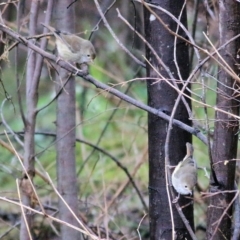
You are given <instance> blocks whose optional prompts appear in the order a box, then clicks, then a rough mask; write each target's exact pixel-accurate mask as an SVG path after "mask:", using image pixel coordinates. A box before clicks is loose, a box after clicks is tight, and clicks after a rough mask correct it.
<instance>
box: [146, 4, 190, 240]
mask: <svg viewBox="0 0 240 240" xmlns="http://www.w3.org/2000/svg"><path fill="white" fill-rule="evenodd" d="M148 2H149V1H148ZM183 2H184V1H182V0H179V1H175V0H168V1H162V0H156V1H154V4H156V5H157V6H161V7H163V8H164V9H166V10H168V11H170V12H171V13H172V14H173V15H174V16H176V17H178V16H179V14H180V11H181V9H182V6H183ZM150 3H151V1H150ZM153 10H154V11H155V12H156V14H158V15H159V16H160V17H161V18H162V19H163V21H164V22H165V23H166V24H167V25H168V26H169V28H170V29H171V30H173V31H174V32H176V29H177V24H176V23H175V22H174V21H173V20H172V19H171V18H170V17H168V16H167V15H166V14H164V13H162V12H161V11H158V10H156V9H153ZM144 18H145V33H146V40H147V41H148V42H149V43H150V44H151V45H152V47H153V48H154V49H155V51H156V52H157V54H158V55H159V56H160V58H161V59H162V61H163V62H164V63H165V65H166V66H168V67H169V69H170V71H171V73H172V74H173V76H175V78H176V79H179V77H178V74H177V70H176V67H175V64H174V36H173V35H172V34H170V33H169V32H168V31H167V30H166V29H165V28H164V27H163V25H162V24H161V23H160V22H159V21H158V20H157V19H155V20H153V19H154V17H153V16H151V13H149V11H148V10H147V9H146V8H145V9H144ZM181 22H182V23H183V24H184V25H185V26H186V25H187V17H186V10H185V9H184V11H183V14H182V18H181ZM178 34H179V35H183V36H184V33H183V32H182V31H181V30H180V31H179V32H178ZM176 49H177V64H178V66H179V68H180V72H181V75H182V78H183V79H186V78H187V77H188V75H189V56H188V47H187V45H186V44H185V42H183V41H181V40H178V41H177V44H176ZM146 56H147V59H148V60H149V61H150V63H151V64H152V65H153V66H154V67H155V68H156V69H158V70H159V72H160V73H161V74H162V75H163V76H164V77H166V78H167V79H169V76H168V74H167V73H166V71H165V70H164V69H163V67H162V66H161V65H160V63H159V62H158V61H157V59H156V58H155V57H154V55H153V54H152V52H151V51H150V49H149V48H146ZM147 77H150V78H153V80H147V89H148V104H149V105H150V106H151V107H154V108H156V109H159V110H160V111H164V112H165V113H167V114H169V115H170V114H171V112H172V108H173V106H174V103H175V100H176V98H177V96H178V93H177V92H176V91H175V90H174V89H173V88H171V87H170V86H169V85H168V84H167V83H166V82H165V80H163V81H159V82H158V83H155V84H153V83H154V82H155V81H156V80H154V78H156V77H158V75H157V74H156V72H155V70H153V69H152V67H151V66H149V65H147ZM188 102H189V101H188ZM175 118H176V119H178V120H180V121H182V122H184V123H186V124H189V125H190V124H191V122H190V121H189V116H188V113H187V111H186V108H185V106H184V104H183V103H182V101H181V102H180V104H179V106H178V109H177V111H176V114H175ZM167 126H168V123H167V122H166V121H164V120H162V119H160V118H158V117H156V116H154V115H152V114H149V115H148V131H149V132H148V139H149V217H150V239H151V240H154V239H156V240H159V239H171V236H172V235H171V234H172V231H173V229H171V219H170V211H169V205H168V198H167V192H166V182H165V164H164V163H165V156H164V145H165V140H166V134H167ZM186 142H191V135H190V134H188V133H186V132H184V131H183V130H181V129H179V128H177V127H173V129H172V133H171V138H170V148H169V155H170V159H171V164H172V165H176V164H177V163H178V162H179V161H181V160H182V159H183V158H184V156H185V154H186V145H185V144H186ZM186 202H188V201H187V200H186V199H185V198H184V197H181V199H180V205H183V204H186ZM173 210H174V222H175V231H176V239H190V237H189V234H188V231H187V230H186V228H185V226H184V224H183V222H182V220H181V218H180V216H179V215H178V213H177V211H176V209H175V207H174V206H173ZM183 210H184V213H185V215H186V217H187V219H188V221H189V222H190V225H191V226H192V227H193V225H194V223H193V206H192V205H191V204H190V205H189V206H188V207H186V208H184V209H183Z"/></svg>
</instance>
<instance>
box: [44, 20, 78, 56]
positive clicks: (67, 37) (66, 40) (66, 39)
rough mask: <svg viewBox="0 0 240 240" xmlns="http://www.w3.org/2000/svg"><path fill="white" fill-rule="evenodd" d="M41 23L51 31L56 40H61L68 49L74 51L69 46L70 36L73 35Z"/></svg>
mask: <svg viewBox="0 0 240 240" xmlns="http://www.w3.org/2000/svg"><path fill="white" fill-rule="evenodd" d="M42 25H43V26H44V27H46V28H47V29H48V30H49V31H50V32H52V33H53V35H54V36H55V37H56V38H57V39H58V40H60V41H62V42H63V43H64V44H65V45H66V46H67V47H68V48H69V49H70V51H71V52H73V53H74V52H75V51H74V49H73V48H72V47H71V38H72V37H74V35H72V34H68V33H64V32H61V31H60V30H56V29H55V28H54V27H51V26H49V25H45V24H44V23H42Z"/></svg>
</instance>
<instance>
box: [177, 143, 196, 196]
mask: <svg viewBox="0 0 240 240" xmlns="http://www.w3.org/2000/svg"><path fill="white" fill-rule="evenodd" d="M186 147H187V155H186V156H185V158H184V159H183V160H182V161H181V162H179V163H178V165H177V167H176V168H175V169H174V171H173V173H172V185H173V187H174V188H175V190H176V191H177V192H178V193H179V194H182V195H188V194H192V190H193V188H194V186H195V185H196V184H197V164H196V161H195V159H194V158H193V146H192V144H190V143H186ZM178 197H179V196H178Z"/></svg>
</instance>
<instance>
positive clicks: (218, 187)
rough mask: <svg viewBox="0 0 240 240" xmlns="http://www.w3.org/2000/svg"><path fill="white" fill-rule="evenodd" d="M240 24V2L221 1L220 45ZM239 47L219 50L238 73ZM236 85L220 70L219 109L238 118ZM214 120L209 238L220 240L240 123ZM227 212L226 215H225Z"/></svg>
mask: <svg viewBox="0 0 240 240" xmlns="http://www.w3.org/2000/svg"><path fill="white" fill-rule="evenodd" d="M239 22H240V5H239V3H238V2H237V1H231V0H227V1H220V2H219V34H220V46H221V45H223V44H224V43H226V42H227V41H229V40H230V39H231V38H232V37H234V36H236V35H237V34H239V33H240V27H239ZM239 48H240V41H239V39H238V40H236V41H233V42H231V43H230V44H228V45H227V46H226V47H225V48H224V49H222V50H221V51H220V54H221V56H222V57H223V59H224V60H225V61H226V62H227V64H228V65H229V66H230V67H231V68H232V69H233V70H234V71H235V72H236V73H238V74H239V70H238V69H237V66H236V61H237V59H236V57H237V54H238V50H239ZM234 86H235V80H233V79H232V78H231V77H230V76H229V74H227V73H226V72H225V71H224V69H222V68H221V69H220V71H219V74H218V84H217V89H218V91H217V93H218V94H217V107H218V108H220V109H223V110H225V111H227V112H230V113H232V114H234V115H237V116H238V115H239V102H238V101H237V99H235V95H234ZM215 119H216V122H215V128H214V137H213V149H212V158H213V163H212V168H213V171H214V173H215V174H212V176H211V186H210V193H214V195H213V196H212V197H211V198H210V204H209V208H208V224H207V226H208V229H207V239H216V240H220V239H230V238H231V221H232V205H231V206H230V207H229V204H230V202H231V200H232V199H233V197H234V193H227V192H224V193H223V192H222V191H228V190H233V189H234V179H235V165H236V162H235V161H229V162H228V164H224V161H225V160H231V159H234V158H236V154H237V143H238V136H237V134H236V133H237V132H238V120H236V119H234V118H233V117H231V116H228V115H227V114H224V113H221V112H216V114H215ZM213 164H214V165H213ZM216 193H217V194H216ZM227 208H228V210H227ZM224 211H226V212H225V213H224Z"/></svg>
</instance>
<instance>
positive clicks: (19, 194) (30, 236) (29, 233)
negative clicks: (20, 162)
mask: <svg viewBox="0 0 240 240" xmlns="http://www.w3.org/2000/svg"><path fill="white" fill-rule="evenodd" d="M16 184H17V192H18V199H19V203H20V207H21V211H22V216H23V219H24V222H25V225H26V228H27V232H28V236H29V238H30V240H32V235H31V232H30V229H29V225H28V221H27V218H26V215H25V211H24V208H23V204H22V200H21V193H20V189H19V182H18V179H16ZM21 224H22V223H21Z"/></svg>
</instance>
